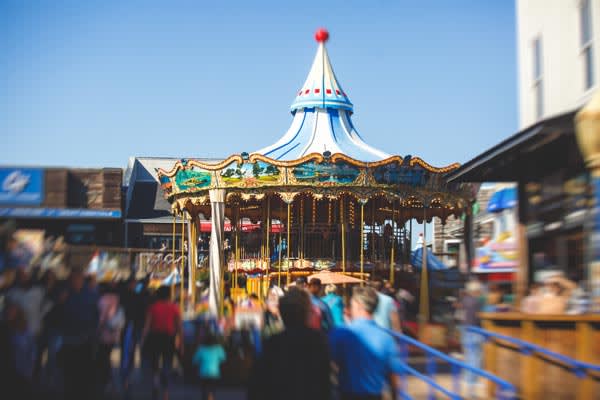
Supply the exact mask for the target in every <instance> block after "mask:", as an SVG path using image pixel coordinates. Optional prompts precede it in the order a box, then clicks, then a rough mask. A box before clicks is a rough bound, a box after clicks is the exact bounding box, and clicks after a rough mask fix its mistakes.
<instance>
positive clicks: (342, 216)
mask: <svg viewBox="0 0 600 400" xmlns="http://www.w3.org/2000/svg"><path fill="white" fill-rule="evenodd" d="M344 203H345V199H344V195H343V194H342V195H340V224H341V226H342V272H343V273H346V219H345V214H346V210H345V208H346V207H345V204H344Z"/></svg>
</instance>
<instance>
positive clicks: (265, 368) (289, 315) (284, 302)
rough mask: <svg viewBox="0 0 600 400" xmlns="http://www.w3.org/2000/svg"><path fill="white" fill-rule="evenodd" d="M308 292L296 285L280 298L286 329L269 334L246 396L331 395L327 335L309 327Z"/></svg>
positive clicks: (317, 399)
mask: <svg viewBox="0 0 600 400" xmlns="http://www.w3.org/2000/svg"><path fill="white" fill-rule="evenodd" d="M311 307H312V305H311V300H310V297H309V294H308V293H307V292H306V291H304V290H300V289H297V288H292V289H290V291H289V292H288V293H287V294H286V295H285V296H283V297H282V298H281V299H280V300H279V310H280V313H281V318H282V319H283V324H284V325H285V330H284V331H283V332H281V333H278V334H275V335H273V336H271V337H270V338H268V339H267V340H266V341H265V343H264V349H263V353H262V354H261V355H260V356H259V358H258V360H257V362H256V364H255V366H254V369H253V371H252V376H251V378H250V387H249V390H248V400H276V399H277V400H279V399H287V400H305V399H311V400H327V399H330V398H331V384H330V380H329V378H330V376H329V373H330V367H329V353H328V349H327V339H326V337H325V336H324V335H323V334H322V333H321V332H319V331H317V330H314V329H311V328H310V327H309V319H310V314H311Z"/></svg>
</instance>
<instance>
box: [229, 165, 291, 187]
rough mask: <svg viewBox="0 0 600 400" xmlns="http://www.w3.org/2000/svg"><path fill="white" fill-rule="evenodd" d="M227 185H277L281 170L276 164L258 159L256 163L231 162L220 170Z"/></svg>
mask: <svg viewBox="0 0 600 400" xmlns="http://www.w3.org/2000/svg"><path fill="white" fill-rule="evenodd" d="M220 175H221V180H222V181H223V183H224V185H225V186H244V187H252V186H264V185H276V184H278V183H279V182H280V180H281V176H282V174H281V171H280V170H279V168H277V167H276V166H274V165H271V164H268V163H266V162H264V161H259V160H257V161H256V162H254V163H243V164H239V163H237V162H234V163H231V164H229V165H228V166H227V167H225V168H223V170H221V172H220Z"/></svg>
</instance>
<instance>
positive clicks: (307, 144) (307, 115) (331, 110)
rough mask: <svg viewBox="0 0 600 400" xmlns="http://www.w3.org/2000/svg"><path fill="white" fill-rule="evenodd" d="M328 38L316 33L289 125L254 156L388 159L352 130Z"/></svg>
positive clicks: (321, 31) (349, 109)
mask: <svg viewBox="0 0 600 400" xmlns="http://www.w3.org/2000/svg"><path fill="white" fill-rule="evenodd" d="M328 37H329V34H328V32H327V31H326V30H324V29H319V30H318V31H317V33H316V34H315V38H316V39H317V41H318V42H319V47H318V49H317V54H316V56H315V59H314V61H313V64H312V67H311V69H310V72H309V73H308V77H307V78H306V81H305V82H304V85H303V86H302V89H301V90H300V91H298V93H297V96H296V98H295V100H294V102H293V103H292V106H291V112H292V114H293V115H294V119H293V121H292V125H291V126H290V128H289V129H288V131H287V133H286V134H285V135H283V137H281V138H280V139H279V140H278V141H277V142H276V143H274V144H272V145H270V146H267V147H265V148H263V149H260V150H258V151H256V153H259V154H262V155H265V156H267V157H269V158H272V159H276V160H280V161H290V160H296V159H299V158H301V157H303V156H305V155H307V154H311V153H321V154H322V153H325V152H327V151H328V152H330V153H331V154H335V153H342V154H345V155H347V156H349V157H352V158H354V159H356V160H359V161H365V162H371V161H379V160H383V159H385V158H388V157H390V155H389V154H387V153H386V152H383V151H381V150H378V149H376V148H374V147H371V146H369V145H368V144H366V143H365V142H364V140H363V139H362V137H361V136H360V135H359V134H358V132H357V131H356V129H355V128H354V125H353V124H352V120H351V115H352V112H353V110H354V108H353V105H352V103H351V102H350V99H349V98H348V96H347V95H346V93H345V92H344V91H343V90H342V87H341V85H340V84H339V82H338V80H337V78H336V76H335V73H334V72H333V68H332V67H331V62H330V61H329V55H328V54H327V49H326V48H325V42H326V41H327V39H328Z"/></svg>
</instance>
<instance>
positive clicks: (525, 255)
mask: <svg viewBox="0 0 600 400" xmlns="http://www.w3.org/2000/svg"><path fill="white" fill-rule="evenodd" d="M518 194H519V204H525V198H526V197H525V186H524V184H523V183H520V184H519V187H518ZM523 214H524V211H523V210H522V207H520V208H519V214H518V217H519V223H518V227H517V241H518V246H517V249H518V250H517V251H518V253H517V256H518V260H519V264H518V268H517V273H516V275H517V276H516V278H517V279H516V288H515V289H516V290H515V304H516V305H517V306H519V307H520V306H521V300H522V299H523V297H525V294H526V292H527V286H528V283H529V241H528V239H527V227H526V226H525V222H524V221H525V216H524V215H523Z"/></svg>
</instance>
